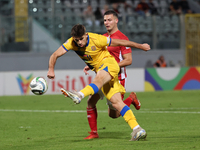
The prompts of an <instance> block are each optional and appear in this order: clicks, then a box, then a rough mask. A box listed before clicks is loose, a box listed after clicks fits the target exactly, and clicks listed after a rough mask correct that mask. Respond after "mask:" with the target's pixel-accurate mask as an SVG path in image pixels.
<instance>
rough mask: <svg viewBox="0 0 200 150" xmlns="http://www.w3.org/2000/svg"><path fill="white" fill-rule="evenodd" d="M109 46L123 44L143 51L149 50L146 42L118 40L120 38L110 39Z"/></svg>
mask: <svg viewBox="0 0 200 150" xmlns="http://www.w3.org/2000/svg"><path fill="white" fill-rule="evenodd" d="M110 46H125V47H132V48H138V49H142V50H144V51H148V50H150V49H151V48H150V45H149V44H147V43H144V44H139V43H136V42H133V41H128V40H120V39H112V41H111V45H110Z"/></svg>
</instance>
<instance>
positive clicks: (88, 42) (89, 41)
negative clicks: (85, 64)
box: [85, 35, 90, 47]
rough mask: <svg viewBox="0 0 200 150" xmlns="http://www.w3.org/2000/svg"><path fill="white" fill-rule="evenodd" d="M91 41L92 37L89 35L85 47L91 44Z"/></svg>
mask: <svg viewBox="0 0 200 150" xmlns="http://www.w3.org/2000/svg"><path fill="white" fill-rule="evenodd" d="M89 42H90V38H89V35H88V40H87V44H86V46H85V47H87V46H88V45H89Z"/></svg>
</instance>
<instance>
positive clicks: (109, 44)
mask: <svg viewBox="0 0 200 150" xmlns="http://www.w3.org/2000/svg"><path fill="white" fill-rule="evenodd" d="M111 41H112V39H111V38H110V43H109V45H108V46H110V44H111Z"/></svg>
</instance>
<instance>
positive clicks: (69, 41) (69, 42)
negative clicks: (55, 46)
mask: <svg viewBox="0 0 200 150" xmlns="http://www.w3.org/2000/svg"><path fill="white" fill-rule="evenodd" d="M72 42H73V38H72V37H71V38H69V39H67V41H65V42H64V43H63V44H71V43H72Z"/></svg>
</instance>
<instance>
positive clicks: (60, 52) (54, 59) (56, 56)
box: [47, 46, 67, 79]
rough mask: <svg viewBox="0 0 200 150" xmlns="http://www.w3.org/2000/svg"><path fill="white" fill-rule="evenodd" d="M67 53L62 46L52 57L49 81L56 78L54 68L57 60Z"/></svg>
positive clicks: (48, 74) (48, 75)
mask: <svg viewBox="0 0 200 150" xmlns="http://www.w3.org/2000/svg"><path fill="white" fill-rule="evenodd" d="M66 52H67V51H66V50H65V49H64V48H63V47H62V46H60V47H59V48H58V49H57V50H56V51H55V52H54V53H53V54H52V55H51V56H50V59H49V69H48V73H47V77H48V78H49V79H54V77H55V73H54V66H55V64H56V60H57V58H58V57H60V56H62V55H64V54H65V53H66Z"/></svg>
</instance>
